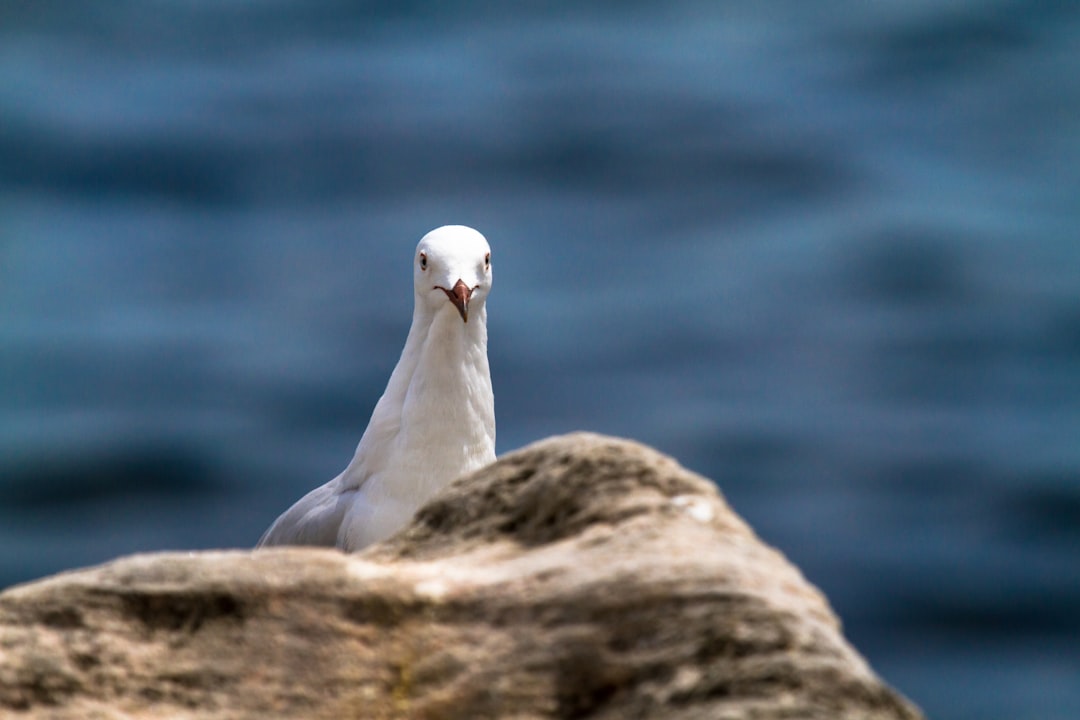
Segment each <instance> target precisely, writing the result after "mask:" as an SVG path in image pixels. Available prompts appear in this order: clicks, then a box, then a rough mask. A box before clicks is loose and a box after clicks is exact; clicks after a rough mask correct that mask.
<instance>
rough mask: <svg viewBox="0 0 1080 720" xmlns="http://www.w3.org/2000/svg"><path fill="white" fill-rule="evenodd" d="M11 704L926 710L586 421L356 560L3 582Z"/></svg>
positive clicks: (190, 564)
mask: <svg viewBox="0 0 1080 720" xmlns="http://www.w3.org/2000/svg"><path fill="white" fill-rule="evenodd" d="M0 717H5V718H6V717H14V718H28V717H33V718H63V719H67V718H72V719H74V718H79V719H80V720H81V719H83V718H138V719H142V718H267V717H296V718H372V719H379V718H462V719H464V718H470V719H471V718H611V719H616V718H620V719H621V718H670V719H671V720H681V719H686V720H689V719H690V718H731V719H735V718H740V719H742V718H755V719H756V718H822V719H825V718H828V719H829V720H836V719H839V718H875V719H876V718H919V717H921V716H920V715H919V713H918V711H917V710H915V709H914V708H913V707H912V706H911V705H910V704H908V703H907V702H906V701H905V700H903V699H902V698H901V697H899V696H898V695H897V694H896V693H894V692H893V691H892V690H890V689H889V688H888V687H886V686H885V685H884V684H882V683H881V681H880V680H879V679H878V678H877V677H876V676H875V675H874V674H873V673H872V672H871V670H870V669H869V668H868V667H867V665H866V663H865V662H864V661H863V659H862V658H861V657H859V655H858V654H857V653H856V652H855V651H854V650H853V649H852V648H851V647H850V646H849V645H848V644H847V643H846V642H845V641H844V639H843V637H842V635H841V633H840V630H839V627H838V623H837V620H836V618H835V617H834V615H833V613H832V612H831V610H830V609H829V607H828V605H827V603H826V601H825V599H824V598H823V597H822V596H821V594H820V593H819V592H818V591H817V590H816V589H815V588H813V587H812V586H811V585H810V584H808V583H807V582H806V581H805V580H804V579H803V577H802V575H801V574H800V573H799V572H798V570H797V569H795V568H794V567H793V566H792V565H790V564H789V563H788V562H787V561H786V560H785V559H784V558H783V557H782V556H781V555H780V554H779V553H778V552H776V551H775V550H772V549H770V548H769V547H767V546H766V545H764V544H763V543H762V542H761V541H760V540H758V539H757V537H756V536H755V535H754V534H753V532H752V531H751V530H750V529H749V528H748V527H747V525H746V524H745V523H744V522H743V521H742V520H740V519H739V518H738V516H736V515H735V514H734V513H733V512H732V511H731V510H730V509H729V508H728V506H727V505H726V503H725V502H724V501H723V499H722V498H721V497H720V496H719V494H718V493H717V491H716V489H715V487H714V485H713V484H712V483H710V482H709V481H708V480H706V479H704V478H702V477H700V476H697V475H695V474H693V473H691V472H689V471H687V470H685V469H683V468H682V467H680V466H679V465H678V464H677V463H675V462H674V461H673V460H671V459H670V458H667V457H665V456H663V455H660V454H658V453H657V452H655V451H653V450H651V449H649V448H646V447H643V446H641V445H638V444H636V443H632V442H628V441H623V440H616V439H613V438H606V437H601V436H597V435H589V434H575V435H569V436H565V437H559V438H553V439H549V440H545V441H542V442H540V443H536V444H534V445H532V446H529V447H527V448H525V449H523V450H520V451H517V452H514V453H511V454H508V455H506V456H505V457H503V458H502V459H501V460H499V461H498V462H497V463H495V464H494V465H492V466H489V467H488V468H485V469H483V470H481V471H479V472H477V473H475V474H474V475H471V476H469V477H466V478H463V479H461V480H459V481H457V482H456V483H455V484H454V485H452V486H451V487H450V488H449V489H448V490H447V491H446V492H445V493H443V494H442V495H441V496H439V497H438V498H436V499H435V500H434V501H432V502H431V503H430V504H429V505H427V506H426V507H425V508H424V509H423V510H421V512H420V514H419V515H418V516H417V518H416V520H415V522H414V523H413V525H412V526H411V527H410V528H408V529H407V530H406V531H404V532H403V533H401V534H399V535H398V536H396V537H395V538H393V539H391V540H390V541H388V542H387V543H384V544H382V545H378V546H375V547H372V548H371V549H369V550H368V551H367V552H364V553H362V554H358V555H344V554H341V553H339V552H337V551H334V550H316V549H300V548H297V549H273V550H264V551H259V552H254V553H252V552H239V551H235V552H200V553H188V554H176V553H172V554H159V555H142V556H134V557H129V558H123V559H120V560H117V561H115V562H112V563H109V564H107V565H104V566H101V567H97V568H91V569H88V570H82V571H77V572H72V573H66V574H62V575H58V576H55V577H52V578H47V579H45V580H41V581H38V582H35V583H31V584H28V585H24V586H21V587H16V588H12V589H10V590H8V591H6V592H4V593H3V594H0Z"/></svg>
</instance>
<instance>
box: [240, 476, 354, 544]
mask: <svg viewBox="0 0 1080 720" xmlns="http://www.w3.org/2000/svg"><path fill="white" fill-rule="evenodd" d="M339 485H340V484H339V482H338V478H334V479H333V480H331V481H330V482H328V483H326V484H325V485H322V486H320V487H317V488H315V489H314V490H312V491H311V492H309V493H308V494H307V495H305V496H304V497H302V498H300V499H299V500H297V501H296V503H295V504H294V505H293V506H292V507H291V508H289V509H288V510H286V511H285V512H284V513H282V514H281V517H279V518H278V519H277V520H275V521H274V524H273V525H271V526H270V528H269V529H268V530H267V531H266V532H264V533H263V536H262V537H261V538H259V543H258V544H257V545H256V546H255V547H266V546H269V545H323V546H328V547H334V546H335V545H336V544H337V537H338V529H339V528H340V527H341V521H342V519H344V517H345V513H346V511H347V510H348V508H349V504H350V503H351V502H352V499H353V496H354V495H355V494H356V492H355V491H353V490H347V491H345V492H341V491H340V488H339Z"/></svg>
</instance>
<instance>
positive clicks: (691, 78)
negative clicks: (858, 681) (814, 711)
mask: <svg viewBox="0 0 1080 720" xmlns="http://www.w3.org/2000/svg"><path fill="white" fill-rule="evenodd" d="M513 7H514V10H513V11H511V10H510V9H509V8H510V6H509V5H507V4H499V3H481V2H475V3H462V4H459V5H457V6H456V7H455V9H453V10H447V9H445V6H444V5H440V4H433V3H431V4H429V3H409V2H399V3H367V4H362V3H353V2H332V1H330V0H326V1H323V2H300V1H299V0H296V1H295V2H289V1H286V0H278V1H276V2H264V3H249V2H240V1H239V0H232V1H230V2H197V1H195V0H190V1H188V2H179V1H177V0H172V1H167V0H158V1H156V2H119V1H112V2H104V1H99V2H83V3H68V2H62V1H61V0H51V1H41V0H39V1H38V2H34V3H8V4H7V5H4V6H2V7H0V586H6V585H9V584H12V583H16V582H21V581H25V580H28V579H32V578H37V577H40V576H42V575H45V574H48V573H53V572H56V571H59V570H63V569H67V568H73V567H78V566H82V565H86V564H90V563H97V562H102V561H105V560H108V559H110V558H113V557H115V556H117V555H120V554H125V553H132V552H137V551H150V550H163V549H181V548H183V549H194V548H210V547H238V546H239V547H247V546H250V545H251V544H253V543H254V541H255V540H256V539H257V538H258V536H259V534H260V533H261V531H262V530H263V529H264V528H265V527H266V525H267V524H268V523H269V522H270V521H271V520H272V519H273V518H274V517H275V516H276V515H277V514H278V513H279V512H280V511H281V510H283V509H284V508H285V507H286V506H287V505H288V504H289V503H291V502H292V501H293V500H295V499H296V498H297V497H299V495H301V494H302V493H303V492H305V491H306V490H307V489H309V488H311V487H313V486H315V485H316V484H319V483H322V482H324V481H325V480H327V479H329V478H330V477H332V476H333V475H335V474H336V473H337V472H338V471H339V470H340V469H341V468H342V467H343V466H344V464H345V462H347V460H348V459H349V457H350V456H351V453H352V450H353V448H354V446H355V443H356V441H357V440H358V439H359V435H360V433H361V431H362V430H363V428H364V426H365V425H366V422H367V418H368V415H369V413H370V411H371V408H372V406H373V405H374V402H375V400H376V399H377V398H378V396H379V394H380V393H381V391H382V388H383V386H384V383H385V381H386V378H387V377H388V375H389V372H390V370H391V369H392V367H393V365H394V363H395V362H396V360H397V354H398V353H399V351H400V348H401V345H402V343H403V341H404V337H405V334H406V331H407V329H408V323H409V319H410V316H411V303H412V296H411V287H410V282H409V277H410V273H411V271H410V269H409V268H410V262H411V253H412V249H413V247H414V245H415V243H416V241H417V240H418V239H419V237H420V236H421V235H422V234H424V233H425V232H426V231H427V230H430V229H431V228H433V227H435V226H438V225H441V224H445V223H465V224H470V225H474V226H475V227H477V228H479V229H480V230H481V231H482V232H484V233H485V234H486V235H487V236H488V238H489V240H490V241H491V244H492V246H493V248H494V263H495V274H496V279H495V288H494V291H493V295H492V297H491V300H490V303H489V312H490V335H491V349H490V350H491V363H492V374H493V377H494V382H495V386H496V409H497V415H498V427H499V436H498V447H499V451H500V452H506V451H508V450H511V449H514V448H516V447H520V446H521V445H524V444H526V443H528V442H530V441H532V440H536V439H539V438H541V437H545V436H547V435H551V434H555V433H563V432H567V431H570V430H575V429H588V430H594V431H599V432H606V433H613V434H618V435H624V436H628V437H632V438H636V439H639V440H641V441H644V442H646V443H650V444H652V445H654V446H656V447H658V448H660V449H661V450H663V451H665V452H668V453H670V454H672V455H674V456H676V457H677V458H678V459H680V460H681V461H682V462H683V464H685V465H687V466H688V467H690V468H693V469H695V470H697V471H699V472H701V473H704V474H705V475H708V476H709V477H711V478H714V479H715V480H716V481H717V482H718V483H719V485H720V486H721V488H722V490H723V491H724V493H725V494H726V496H727V497H728V499H729V500H730V502H731V503H732V504H733V506H734V507H735V508H736V509H737V510H738V511H739V512H740V513H742V514H743V515H744V516H745V517H746V518H747V519H748V520H749V521H750V522H751V523H752V524H753V525H754V527H755V528H756V529H757V530H758V531H759V533H760V534H761V535H762V536H763V537H764V538H765V539H766V540H767V541H769V542H770V543H772V544H774V545H776V546H777V547H779V548H780V549H781V550H783V551H784V552H785V553H786V554H787V555H788V556H789V557H791V558H792V559H793V560H794V561H795V562H796V563H797V564H798V565H799V566H800V567H801V568H802V569H803V570H804V572H805V573H806V575H807V576H808V577H809V579H810V580H811V581H812V582H814V583H816V584H817V585H819V586H820V587H821V588H822V589H824V591H825V592H826V593H827V594H828V596H829V597H830V599H831V600H832V602H833V604H834V605H835V607H836V609H837V611H838V612H839V614H840V615H841V617H842V618H843V619H844V622H845V629H846V632H847V634H848V636H849V637H850V638H851V639H852V641H853V642H854V643H855V645H856V646H857V647H859V648H860V650H862V651H863V652H864V653H865V654H866V655H867V657H868V658H869V660H870V661H871V663H872V664H873V665H874V667H875V668H876V669H877V670H878V671H879V672H880V673H881V674H882V675H883V676H884V677H885V678H887V679H888V680H889V681H890V682H891V683H892V684H894V685H895V686H896V687H898V688H899V689H900V690H902V691H903V692H904V693H906V694H907V695H909V696H910V697H911V698H913V699H914V700H915V701H916V702H917V703H918V704H920V705H921V706H922V707H923V708H924V709H925V710H926V711H927V713H928V715H930V716H931V717H934V718H939V719H941V720H950V719H951V720H968V719H970V720H975V719H978V720H996V719H1001V720H1006V719H1008V720H1015V719H1017V718H1032V719H1038V720H1055V719H1058V718H1060V719H1062V720H1065V719H1069V720H1073V719H1075V718H1077V717H1080V238H1078V228H1080V83H1078V81H1077V78H1078V77H1080V4H1078V3H1075V2H1019V0H1016V1H1014V2H989V1H984V2H974V1H968V2H960V3H930V2H903V3H901V2H885V3H863V2H857V1H855V0H851V1H848V2H818V3H801V2H779V1H773V2H728V3H712V2H704V1H702V2H684V3H666V4H659V3H657V4H655V5H653V4H649V3H605V2H600V1H599V0H592V1H590V2H583V3H577V4H575V5H573V6H572V8H570V7H568V8H566V9H563V10H559V11H553V10H549V9H546V8H547V6H546V4H533V3H525V4H515V5H514V6H513Z"/></svg>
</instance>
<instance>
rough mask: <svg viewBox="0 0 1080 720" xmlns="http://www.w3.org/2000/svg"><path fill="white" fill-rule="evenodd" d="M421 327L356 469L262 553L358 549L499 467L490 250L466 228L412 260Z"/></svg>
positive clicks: (281, 526)
mask: <svg viewBox="0 0 1080 720" xmlns="http://www.w3.org/2000/svg"><path fill="white" fill-rule="evenodd" d="M413 286H414V290H415V293H416V298H415V301H416V302H415V307H414V309H413V320H412V327H411V328H410V329H409V337H408V339H407V340H406V341H405V349H404V350H402V351H401V358H400V359H399V360H398V364H397V367H395V368H394V372H393V374H391V375H390V382H389V383H388V384H387V386H386V391H385V392H383V395H382V397H381V398H379V402H378V403H377V404H376V405H375V410H374V412H372V414H371V420H370V422H369V423H368V426H367V430H365V431H364V435H363V437H361V438H360V444H359V445H357V447H356V454H355V455H354V456H353V459H352V462H350V463H349V465H348V467H346V468H345V470H344V471H343V472H342V473H341V474H340V475H338V476H337V477H336V478H334V479H333V480H331V481H330V482H328V483H326V484H325V485H323V486H321V487H318V488H315V489H314V490H312V491H311V492H309V493H308V494H307V495H305V496H304V497H302V498H300V500H299V501H297V503H296V504H295V505H293V506H292V507H291V508H289V509H288V510H286V511H285V513H284V514H282V515H281V517H279V518H278V519H277V520H275V521H274V524H273V525H271V526H270V528H269V529H268V530H267V531H266V532H265V533H263V536H262V538H260V540H259V544H258V546H257V547H264V546H267V545H328V546H334V545H336V546H337V547H339V548H341V549H342V550H345V551H352V550H358V549H360V548H362V547H365V546H366V545H370V544H371V543H374V542H378V541H379V540H383V539H385V538H387V537H389V536H390V535H392V534H393V533H395V532H397V531H398V530H400V529H401V528H402V527H404V526H405V525H406V524H407V523H408V522H409V520H410V519H412V516H413V514H414V513H415V512H416V510H417V509H419V507H420V506H421V505H422V504H423V503H424V502H426V501H427V500H428V499H429V498H431V496H432V495H434V494H435V493H436V492H438V491H439V490H440V489H442V488H443V487H445V486H446V485H447V484H448V483H449V482H450V481H451V480H453V479H454V478H456V477H459V476H460V475H463V474H465V473H468V472H471V471H473V470H476V469H477V468H480V467H483V466H484V465H487V464H488V463H491V462H493V461H494V460H495V396H494V394H493V392H492V389H491V372H490V371H489V369H488V358H487V309H486V308H485V307H484V301H485V300H487V296H488V292H490V291H491V248H490V247H489V246H488V243H487V240H485V239H484V236H483V235H481V234H480V233H478V232H477V231H476V230H473V229H472V228H468V227H464V226H462V225H447V226H444V227H441V228H437V229H435V230H432V231H431V232H429V233H428V234H427V235H425V236H424V237H423V238H422V239H421V240H420V244H419V245H417V247H416V254H415V255H414V256H413Z"/></svg>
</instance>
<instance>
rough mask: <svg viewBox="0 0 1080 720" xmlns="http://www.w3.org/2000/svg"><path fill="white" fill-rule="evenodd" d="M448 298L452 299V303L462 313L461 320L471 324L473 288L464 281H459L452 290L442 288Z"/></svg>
mask: <svg viewBox="0 0 1080 720" xmlns="http://www.w3.org/2000/svg"><path fill="white" fill-rule="evenodd" d="M439 289H440V290H442V291H443V292H444V293H446V296H447V297H448V298H450V302H452V303H454V307H456V308H457V310H458V312H459V313H461V319H462V320H463V321H464V322H469V298H471V297H472V288H470V287H469V286H468V285H466V284H465V281H464V280H458V281H457V282H456V283H454V287H453V289H452V290H447V289H446V288H444V287H440V288H439Z"/></svg>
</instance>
